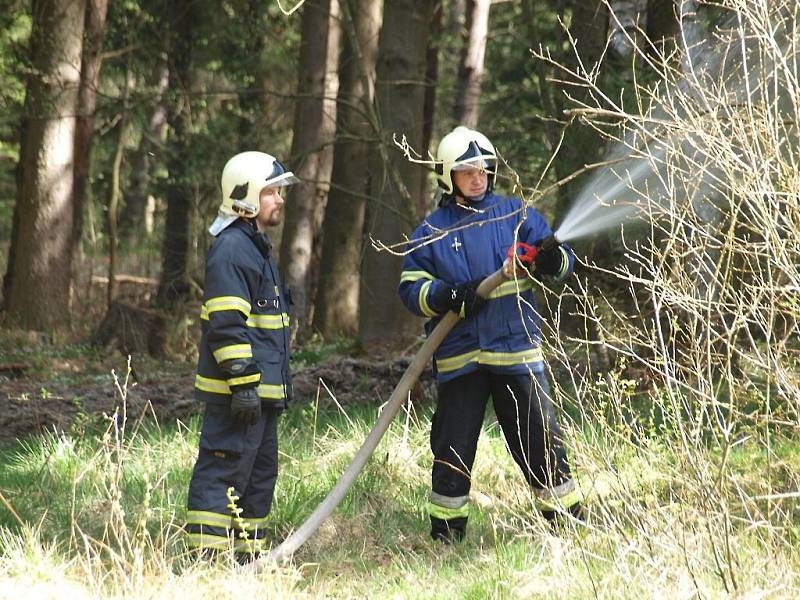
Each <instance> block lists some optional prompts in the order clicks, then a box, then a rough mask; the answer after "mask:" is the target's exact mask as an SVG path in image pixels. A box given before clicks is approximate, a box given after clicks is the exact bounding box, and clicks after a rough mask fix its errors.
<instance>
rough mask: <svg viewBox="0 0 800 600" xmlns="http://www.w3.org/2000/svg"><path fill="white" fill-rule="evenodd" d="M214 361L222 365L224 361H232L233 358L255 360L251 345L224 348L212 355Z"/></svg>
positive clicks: (234, 345) (233, 345) (235, 345)
mask: <svg viewBox="0 0 800 600" xmlns="http://www.w3.org/2000/svg"><path fill="white" fill-rule="evenodd" d="M212 354H213V355H214V359H215V360H216V361H217V362H218V363H221V362H222V361H223V360H231V359H232V358H253V350H252V348H250V344H232V345H230V346H224V347H222V348H219V349H217V350H214V352H213V353H212Z"/></svg>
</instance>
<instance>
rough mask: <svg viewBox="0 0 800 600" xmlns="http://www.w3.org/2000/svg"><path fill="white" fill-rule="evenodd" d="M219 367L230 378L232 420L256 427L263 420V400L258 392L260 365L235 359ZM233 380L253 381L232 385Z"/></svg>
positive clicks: (248, 360) (242, 359)
mask: <svg viewBox="0 0 800 600" xmlns="http://www.w3.org/2000/svg"><path fill="white" fill-rule="evenodd" d="M219 366H220V369H222V371H223V372H224V373H225V375H226V376H227V377H228V384H229V385H230V388H231V419H232V420H233V422H234V423H237V424H239V425H255V424H256V423H258V420H259V419H260V418H261V398H259V397H258V392H257V391H256V389H257V387H258V384H259V382H260V379H261V376H260V372H259V370H258V365H256V363H255V362H254V361H253V360H252V359H245V358H234V359H231V360H226V361H223V362H221V363H220V365H219ZM248 376H249V377H248ZM233 378H237V379H239V380H241V379H242V378H247V379H253V381H247V382H246V383H240V384H231V383H230V381H231V379H233Z"/></svg>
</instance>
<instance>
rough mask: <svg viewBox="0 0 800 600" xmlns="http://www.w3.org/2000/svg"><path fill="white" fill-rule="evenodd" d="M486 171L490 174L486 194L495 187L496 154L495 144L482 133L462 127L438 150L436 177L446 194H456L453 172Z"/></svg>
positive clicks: (443, 142)
mask: <svg viewBox="0 0 800 600" xmlns="http://www.w3.org/2000/svg"><path fill="white" fill-rule="evenodd" d="M469 168H478V169H485V170H486V172H487V173H488V175H489V185H488V187H487V188H486V191H487V192H491V191H492V188H494V175H495V171H496V169H497V153H496V152H495V150H494V146H493V145H492V142H490V141H489V138H487V137H486V136H485V135H483V134H482V133H481V132H480V131H475V130H474V129H469V128H468V127H464V126H463V125H459V126H458V127H456V128H455V129H453V131H451V132H450V133H448V134H447V135H446V136H444V137H443V138H442V141H440V142H439V148H438V149H437V150H436V178H437V179H438V180H439V187H441V188H442V189H443V190H444V193H445V194H453V193H454V186H453V176H452V171H458V170H460V169H469Z"/></svg>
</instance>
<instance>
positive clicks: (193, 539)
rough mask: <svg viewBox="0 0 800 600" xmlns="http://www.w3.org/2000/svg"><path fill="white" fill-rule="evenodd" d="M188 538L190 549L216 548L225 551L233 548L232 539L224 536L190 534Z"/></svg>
mask: <svg viewBox="0 0 800 600" xmlns="http://www.w3.org/2000/svg"><path fill="white" fill-rule="evenodd" d="M186 537H187V540H186V543H187V544H188V546H189V547H190V548H215V549H217V550H224V549H226V548H230V547H231V539H230V538H229V537H227V536H224V535H211V534H210V533H190V534H188V535H187V536H186Z"/></svg>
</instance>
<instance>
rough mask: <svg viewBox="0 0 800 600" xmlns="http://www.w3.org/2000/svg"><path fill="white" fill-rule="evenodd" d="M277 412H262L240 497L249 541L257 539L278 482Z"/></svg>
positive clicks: (269, 410)
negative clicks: (260, 431)
mask: <svg viewBox="0 0 800 600" xmlns="http://www.w3.org/2000/svg"><path fill="white" fill-rule="evenodd" d="M280 414H281V411H280V410H275V409H265V411H264V415H263V417H262V418H263V419H264V432H263V436H262V439H261V445H260V446H259V448H258V453H257V454H256V457H255V461H254V462H253V468H252V470H251V472H250V481H249V483H248V485H247V489H246V491H245V492H244V494H243V495H242V497H241V500H240V506H241V508H242V517H243V518H244V520H245V522H246V523H247V525H246V527H245V529H246V530H247V532H248V534H249V539H250V540H261V539H263V537H264V527H265V525H266V520H267V515H269V513H270V510H271V509H272V498H273V495H274V493H275V483H276V482H277V480H278V418H279V416H280Z"/></svg>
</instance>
